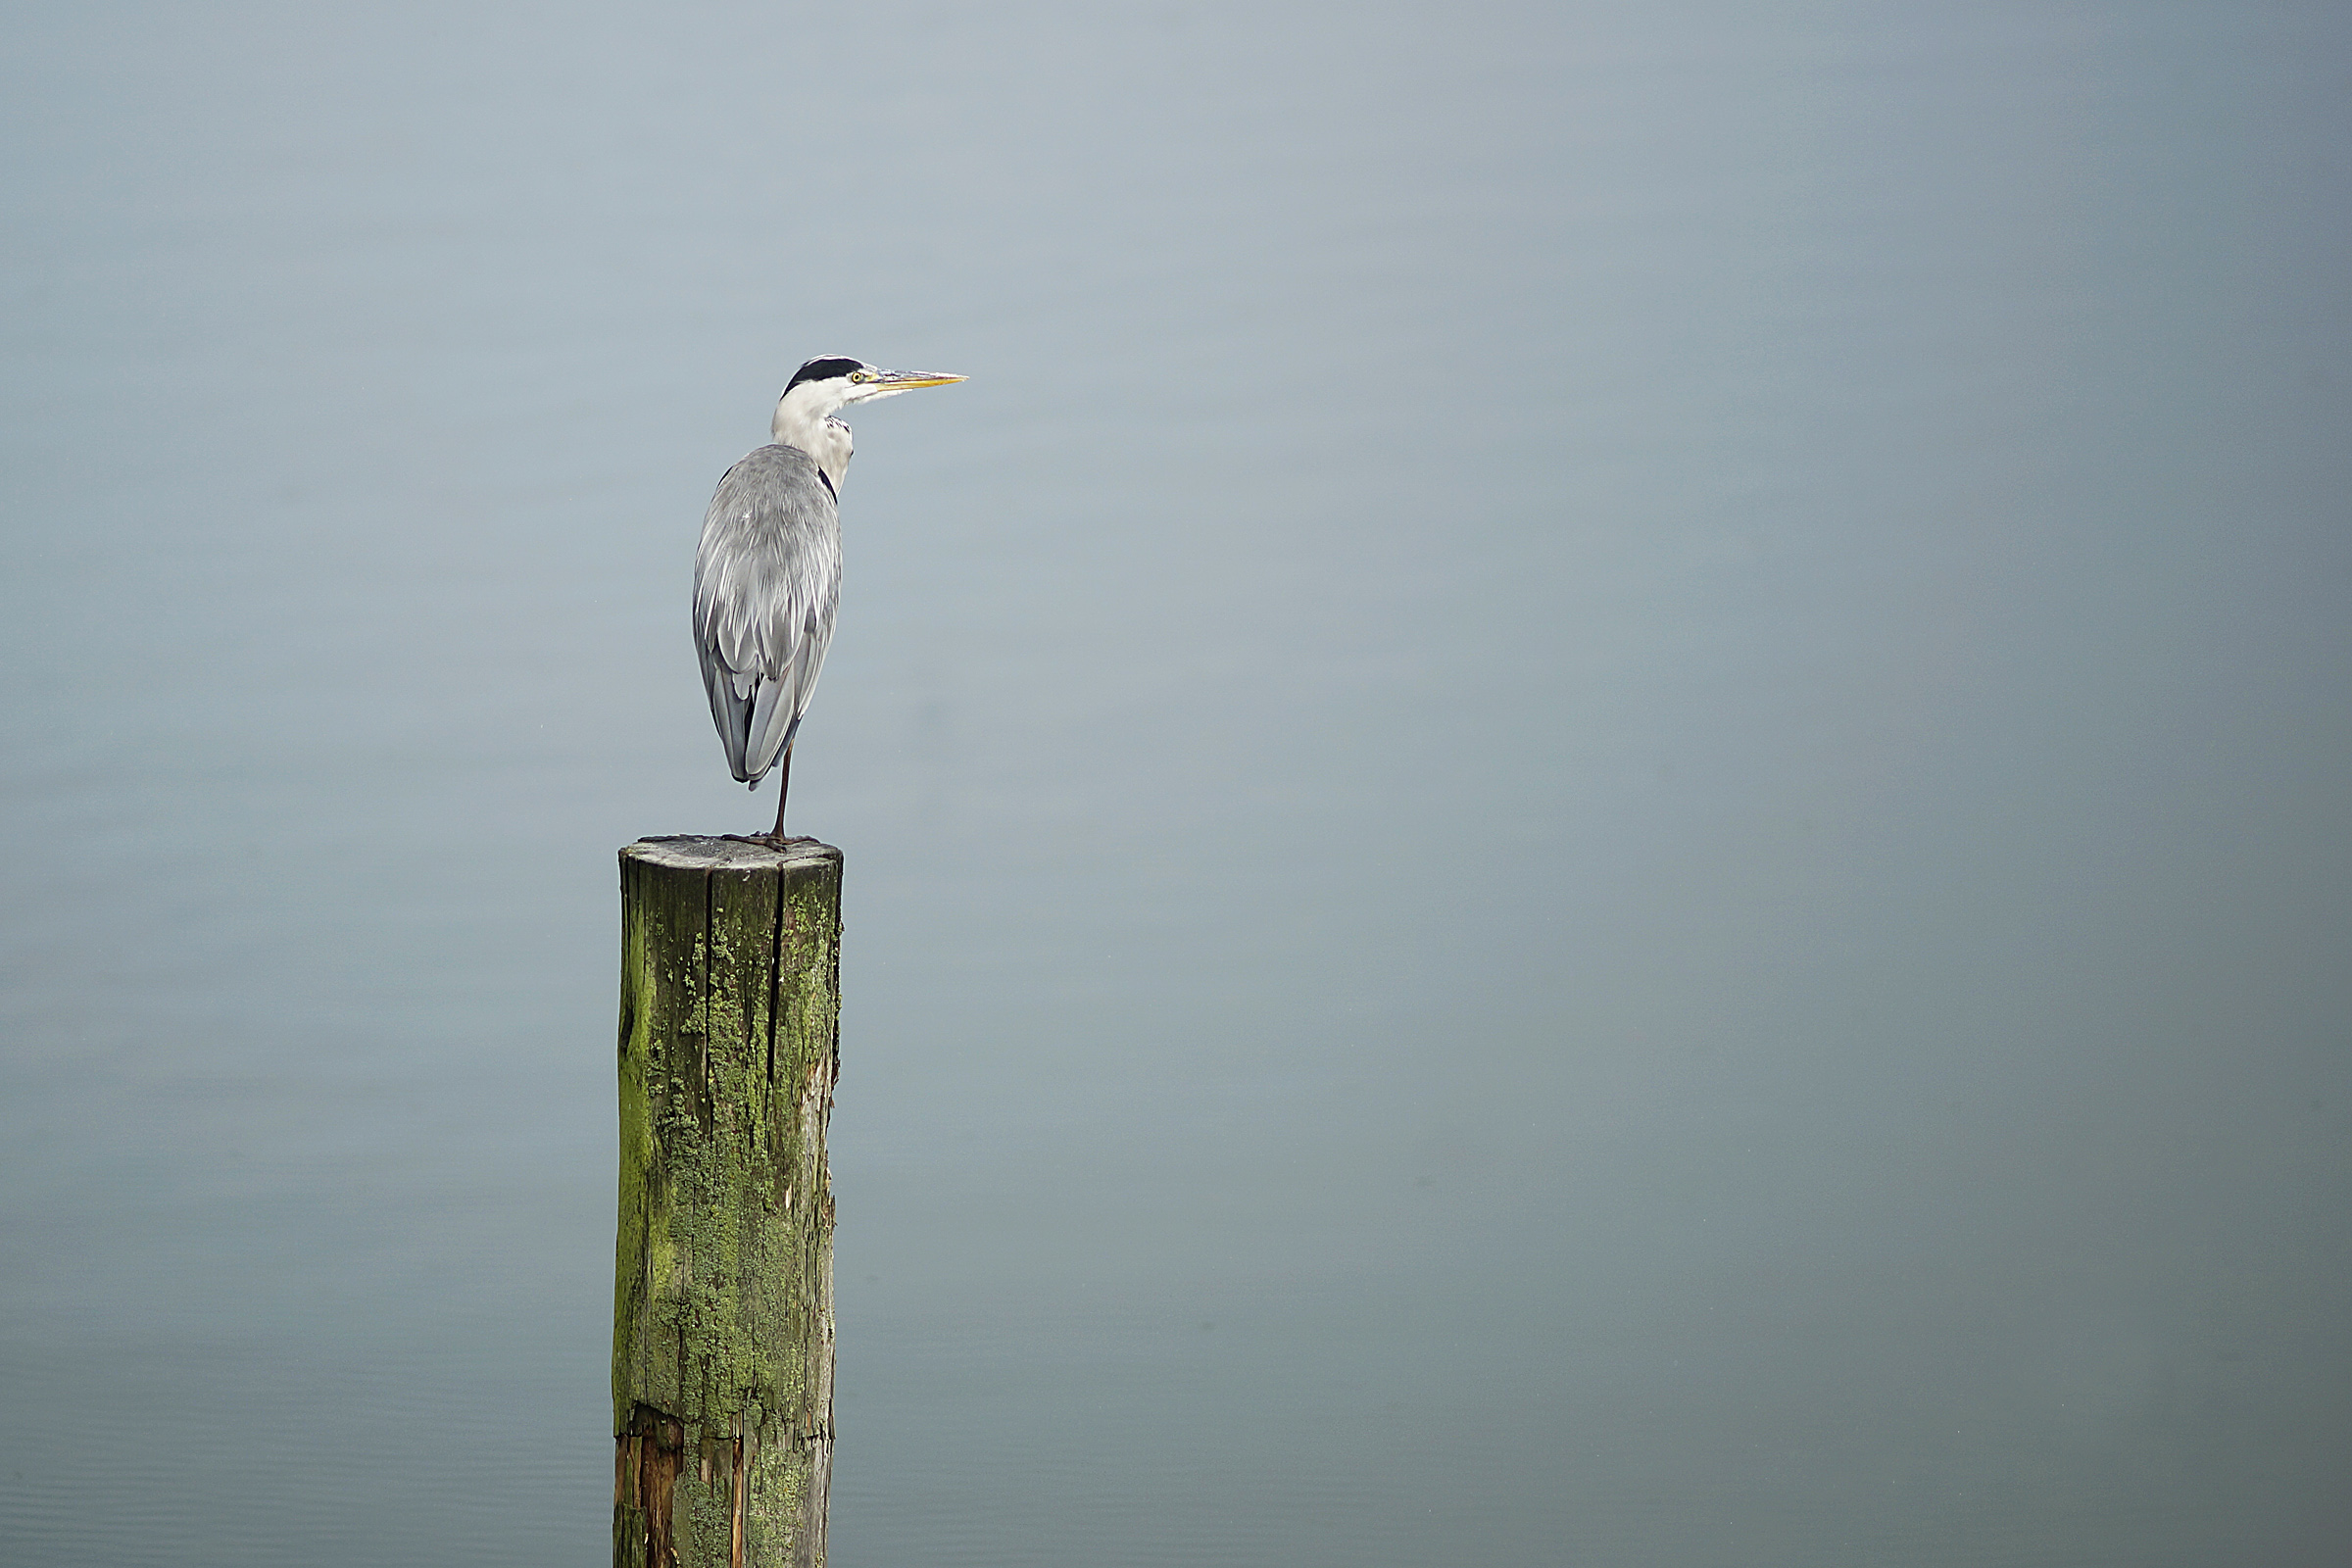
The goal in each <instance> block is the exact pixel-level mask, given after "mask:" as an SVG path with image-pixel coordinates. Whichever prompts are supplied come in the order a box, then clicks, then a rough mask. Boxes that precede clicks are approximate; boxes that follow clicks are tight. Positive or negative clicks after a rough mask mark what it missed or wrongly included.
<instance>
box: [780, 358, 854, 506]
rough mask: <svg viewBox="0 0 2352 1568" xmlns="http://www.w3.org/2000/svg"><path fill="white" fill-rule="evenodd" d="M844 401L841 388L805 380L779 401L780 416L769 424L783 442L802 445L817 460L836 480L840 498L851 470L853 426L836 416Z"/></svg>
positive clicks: (787, 444)
mask: <svg viewBox="0 0 2352 1568" xmlns="http://www.w3.org/2000/svg"><path fill="white" fill-rule="evenodd" d="M842 402H843V399H842V397H841V395H840V392H839V391H838V390H831V391H827V390H823V389H822V387H821V383H819V382H815V381H803V382H802V383H801V384H800V385H799V386H796V387H794V388H793V389H792V390H791V391H789V392H787V393H785V394H784V395H783V396H782V397H780V398H778V399H777V400H776V417H775V418H774V419H773V420H772V421H771V422H770V423H769V424H768V427H767V428H768V434H769V435H770V436H771V437H772V438H774V440H776V441H777V442H778V443H779V444H781V445H784V446H788V447H799V448H800V449H801V450H802V451H803V452H806V453H808V454H809V456H810V457H812V458H814V459H815V460H816V466H817V467H818V468H820V469H822V470H823V472H824V475H825V477H826V478H827V479H828V480H830V481H832V484H833V494H834V496H835V498H836V499H838V498H839V497H840V495H841V485H842V481H843V479H845V478H847V477H848V475H849V471H850V451H851V448H850V427H849V426H848V425H846V424H844V423H842V422H841V421H840V420H839V419H836V418H834V417H833V411H834V410H835V409H838V408H840V407H841V405H842Z"/></svg>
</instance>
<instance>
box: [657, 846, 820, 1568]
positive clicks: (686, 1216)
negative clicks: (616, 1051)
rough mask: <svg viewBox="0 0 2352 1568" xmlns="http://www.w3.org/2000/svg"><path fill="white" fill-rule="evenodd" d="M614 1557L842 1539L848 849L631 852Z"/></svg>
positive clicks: (773, 1560)
mask: <svg viewBox="0 0 2352 1568" xmlns="http://www.w3.org/2000/svg"><path fill="white" fill-rule="evenodd" d="M620 888H621V979H620V1225H619V1238H618V1244H617V1247H616V1249H615V1254H614V1265H613V1433H614V1444H615V1449H614V1454H613V1563H614V1564H615V1568H707V1565H726V1568H743V1565H747V1564H757V1565H760V1568H768V1565H778V1568H781V1565H786V1564H791V1565H795V1568H819V1565H821V1564H822V1563H823V1562H824V1560H825V1501H826V1495H827V1493H828V1491H829V1487H830V1480H831V1463H832V1449H833V1199H832V1193H831V1191H830V1188H829V1184H828V1180H827V1174H826V1168H825V1124H826V1120H827V1118H828V1116H829V1115H830V1114H831V1111H832V1107H833V1083H834V1079H835V1077H836V1075H837V1074H838V1072H839V1070H840V1055H839V1019H840V995H839V985H840V955H841V852H840V851H839V850H836V849H833V848H831V847H830V846H828V845H822V844H817V843H814V842H811V841H802V842H799V843H794V844H789V845H786V846H784V847H782V848H776V847H772V846H770V845H767V844H764V843H754V842H748V841H745V840H740V839H707V838H671V839H644V840H640V841H639V842H638V843H635V844H632V845H630V846H629V847H628V848H627V849H625V850H622V851H621V852H620Z"/></svg>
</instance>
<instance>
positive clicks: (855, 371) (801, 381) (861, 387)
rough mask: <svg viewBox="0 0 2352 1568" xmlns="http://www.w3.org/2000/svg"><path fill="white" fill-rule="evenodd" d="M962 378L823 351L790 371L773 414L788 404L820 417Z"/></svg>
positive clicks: (807, 416)
mask: <svg viewBox="0 0 2352 1568" xmlns="http://www.w3.org/2000/svg"><path fill="white" fill-rule="evenodd" d="M962 379H963V377H962V376H960V375H939V374H935V373H933V372H931V371H929V370H885V369H883V368H881V367H880V366H875V365H868V364H866V363H865V362H864V361H863V360H852V359H846V358H844V357H842V356H840V355H838V354H822V355H819V356H817V357H816V358H815V359H813V360H810V361H809V363H808V364H806V365H804V366H802V367H801V368H799V369H798V370H795V371H794V372H793V376H792V379H791V380H790V381H789V382H787V383H786V384H785V387H784V395H783V396H782V397H781V398H778V399H777V400H776V414H777V417H778V418H782V417H784V411H785V409H786V408H787V407H790V408H791V410H792V411H793V413H794V415H796V416H797V417H799V418H802V419H812V420H813V419H821V418H824V417H826V416H827V415H829V414H831V413H833V412H834V411H835V410H836V409H844V408H847V407H849V406H850V405H851V404H853V403H871V402H872V401H874V399H876V398H887V397H896V396H897V395H898V394H899V393H901V392H912V391H913V390H914V389H915V388H917V387H925V386H948V385H952V384H953V383H955V382H957V381H960V380H962Z"/></svg>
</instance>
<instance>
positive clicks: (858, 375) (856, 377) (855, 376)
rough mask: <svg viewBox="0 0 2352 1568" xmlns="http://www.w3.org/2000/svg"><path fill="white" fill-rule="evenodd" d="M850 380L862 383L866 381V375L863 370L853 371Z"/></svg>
mask: <svg viewBox="0 0 2352 1568" xmlns="http://www.w3.org/2000/svg"><path fill="white" fill-rule="evenodd" d="M850 379H851V380H853V381H862V380H864V379H866V374H865V372H864V371H863V370H852V371H851V372H850Z"/></svg>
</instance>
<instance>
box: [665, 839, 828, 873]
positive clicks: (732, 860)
mask: <svg viewBox="0 0 2352 1568" xmlns="http://www.w3.org/2000/svg"><path fill="white" fill-rule="evenodd" d="M620 854H621V858H623V859H626V860H643V861H644V862H646V863H647V864H649V865H659V866H664V867H668V868H670V869H673V870H679V871H787V870H793V869H797V868H799V867H803V866H811V865H824V864H832V865H839V864H841V852H840V851H839V850H837V849H835V848H834V847H833V846H832V845H830V844H819V843H818V842H817V841H816V840H814V839H789V840H787V841H785V842H784V843H782V844H772V843H769V842H768V841H766V840H764V839H736V838H708V837H704V836H703V835H700V834H694V833H680V834H673V835H671V836H669V837H666V838H657V839H639V840H638V841H637V842H636V843H634V844H632V845H630V846H628V847H627V848H626V849H624V850H622V851H621V852H620Z"/></svg>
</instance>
